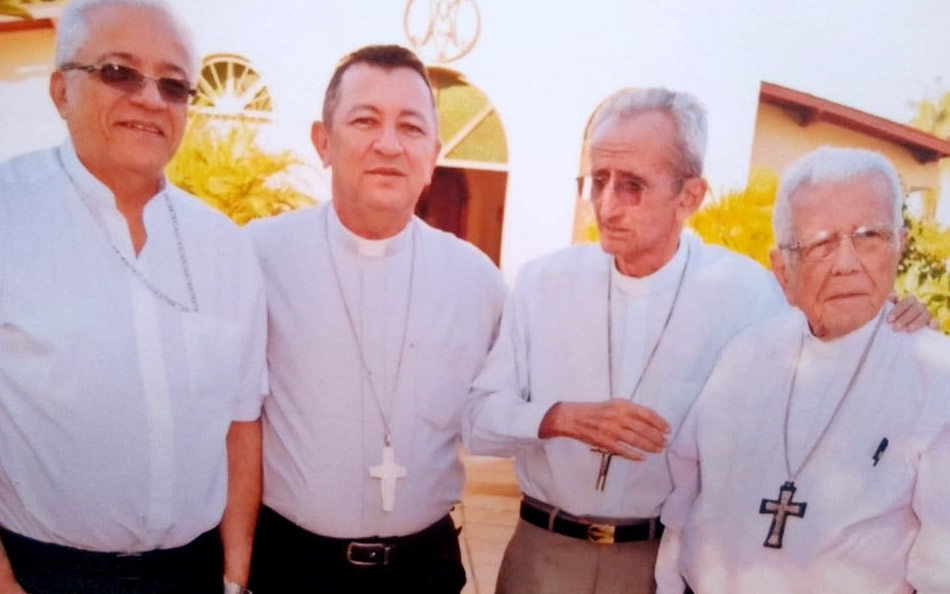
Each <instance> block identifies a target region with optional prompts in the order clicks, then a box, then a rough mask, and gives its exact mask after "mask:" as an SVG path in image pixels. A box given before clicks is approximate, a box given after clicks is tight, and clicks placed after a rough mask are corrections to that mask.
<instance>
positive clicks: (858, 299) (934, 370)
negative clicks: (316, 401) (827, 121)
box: [657, 147, 950, 594]
mask: <svg viewBox="0 0 950 594" xmlns="http://www.w3.org/2000/svg"><path fill="white" fill-rule="evenodd" d="M902 196H903V193H902V191H901V187H900V182H899V180H898V177H897V173H896V171H895V170H894V168H893V166H892V165H891V164H890V163H889V162H888V161H887V160H886V159H884V158H883V157H882V156H880V155H878V154H877V153H873V152H870V151H864V150H857V149H833V148H827V147H825V148H821V149H819V150H817V151H815V152H814V153H811V154H809V155H807V156H805V157H803V158H802V159H801V160H800V161H798V162H797V163H796V164H794V165H793V166H792V167H791V168H790V169H789V171H788V172H787V174H786V175H785V177H784V179H783V181H782V183H781V185H780V187H779V192H778V198H777V202H776V206H775V215H774V228H775V237H776V241H777V242H778V247H776V248H775V249H774V250H773V251H772V253H771V259H772V265H773V269H774V271H775V276H776V278H777V279H778V281H779V283H780V284H781V286H782V289H783V290H784V292H785V295H786V297H787V298H788V301H789V303H791V304H792V305H793V306H795V308H796V309H795V310H792V311H790V312H788V313H786V314H785V315H781V316H777V317H775V318H773V319H770V320H768V321H765V322H762V323H760V324H758V325H756V326H755V327H753V328H751V329H749V330H748V331H746V332H744V333H743V334H741V335H740V336H739V337H738V338H736V339H735V340H734V341H732V342H731V343H730V344H729V345H728V346H727V347H726V348H725V349H724V352H723V355H722V357H721V358H720V360H719V362H718V363H717V364H716V367H715V369H714V371H713V373H712V375H711V377H710V380H709V383H708V384H707V385H706V387H705V388H704V390H703V392H702V394H701V396H700V397H699V399H698V401H697V403H696V406H695V407H694V409H693V411H692V412H691V413H690V415H689V416H688V418H687V420H686V422H685V423H684V425H683V429H682V432H681V435H680V436H679V437H678V438H677V439H676V443H675V446H674V447H673V449H672V452H671V454H670V463H671V468H672V474H673V478H674V481H675V488H674V491H673V494H672V495H671V496H670V498H669V500H668V501H667V504H666V506H665V508H664V510H663V520H664V522H665V523H666V524H667V528H668V530H667V532H666V534H665V535H664V537H663V544H662V547H661V553H660V562H659V563H658V565H657V578H658V581H659V583H660V591H661V592H663V593H668V594H673V593H675V594H681V593H682V592H683V591H684V588H685V587H686V584H688V585H689V586H691V587H692V589H693V590H694V591H695V592H697V593H699V594H759V593H761V592H775V593H789V594H791V593H800V592H821V593H822V594H836V593H841V594H844V593H849V594H850V593H853V592H874V593H875V594H899V593H900V594H904V593H906V594H909V593H911V592H914V591H916V592H918V593H920V594H936V593H938V592H941V593H942V592H950V510H948V506H947V501H946V495H947V493H948V492H950V473H948V472H947V469H948V468H950V391H948V390H950V388H948V386H950V340H948V339H947V338H946V337H944V336H942V335H940V334H938V333H936V332H932V331H922V332H919V333H915V334H913V335H908V334H899V333H896V332H894V331H893V330H892V329H891V328H890V327H888V325H887V324H885V323H883V322H882V320H883V318H884V316H885V315H886V313H887V311H888V310H889V309H890V306H889V305H888V304H886V300H885V297H886V295H887V294H888V292H889V291H890V288H891V287H892V286H893V283H894V277H895V274H896V270H897V262H898V260H899V259H900V255H901V251H902V247H903V245H904V239H905V232H904V230H903V229H902V228H901V203H902ZM684 580H685V582H684Z"/></svg>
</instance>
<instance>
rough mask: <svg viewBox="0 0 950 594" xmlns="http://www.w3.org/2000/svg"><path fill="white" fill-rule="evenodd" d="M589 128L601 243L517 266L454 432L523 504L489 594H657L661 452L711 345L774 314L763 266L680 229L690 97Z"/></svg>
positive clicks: (614, 113) (697, 128)
mask: <svg viewBox="0 0 950 594" xmlns="http://www.w3.org/2000/svg"><path fill="white" fill-rule="evenodd" d="M589 132H590V134H589V138H590V149H589V150H590V153H589V156H590V159H589V161H590V173H589V175H586V176H584V177H583V178H581V180H579V187H580V191H581V193H582V196H584V197H585V198H588V199H590V200H592V201H593V205H594V209H595V213H596V217H597V225H598V229H599V231H600V246H594V245H590V246H574V247H571V248H568V249H566V250H563V251H561V252H558V253H556V254H553V255H551V256H548V257H545V258H541V259H540V260H538V261H535V262H533V263H531V264H528V265H527V266H525V267H524V269H523V270H522V271H521V273H520V276H519V278H518V281H517V283H516V286H515V288H514V290H513V293H512V295H511V297H510V299H509V303H508V305H507V308H506V311H505V314H504V316H503V318H502V328H501V334H500V337H499V339H498V340H497V341H496V343H495V345H494V347H493V349H492V351H491V353H490V354H489V357H488V360H487V362H486V365H485V367H484V369H483V370H482V372H481V374H480V375H479V377H478V379H477V380H476V381H475V384H474V387H473V390H472V394H471V398H470V404H469V406H468V407H467V410H466V414H465V416H464V419H463V440H464V442H465V444H466V446H467V447H468V448H469V450H470V451H471V452H473V453H477V454H493V455H513V456H514V458H515V468H516V472H517V475H518V481H519V484H520V486H521V490H522V492H523V493H524V498H523V500H522V504H521V522H520V523H519V524H518V526H517V528H516V531H515V534H514V536H513V538H512V540H511V542H510V544H509V545H508V548H507V550H506V552H505V557H504V560H503V561H502V565H501V571H500V574H499V577H498V587H497V591H498V592H499V593H517V594H531V593H542V592H543V593H559V592H564V593H574V592H595V593H608V592H637V593H647V592H652V590H653V571H654V562H655V559H656V554H657V547H658V545H659V539H660V536H661V534H662V532H663V526H662V524H661V523H660V521H659V515H660V510H661V508H662V505H663V502H664V501H665V500H666V497H667V496H668V495H669V493H670V490H671V479H670V476H669V472H668V469H667V461H666V454H665V451H666V447H667V444H668V443H669V440H670V439H671V438H672V436H673V435H675V433H676V430H677V428H678V426H679V424H680V422H681V420H682V419H683V417H684V415H685V414H686V412H687V411H688V410H689V408H690V406H691V405H692V403H693V401H694V399H695V398H696V396H697V395H698V394H699V391H700V389H701V388H702V386H703V383H704V382H705V380H706V378H707V377H708V374H709V372H710V370H711V369H712V366H713V363H714V362H715V360H716V357H717V355H718V353H719V349H720V348H721V347H722V345H723V344H725V342H726V341H727V340H728V339H729V338H731V337H732V336H734V335H735V334H736V333H737V332H738V331H739V330H741V329H742V328H744V327H745V326H747V325H748V324H749V323H750V322H753V321H755V320H758V319H762V318H764V317H766V316H769V315H771V314H774V313H776V312H778V311H780V310H781V309H782V308H783V307H784V305H783V300H782V298H781V294H780V292H779V291H778V287H777V286H776V285H775V284H774V281H773V280H772V279H771V278H770V277H769V275H768V273H767V272H766V271H765V270H764V269H763V268H762V267H760V266H758V265H757V264H755V263H754V262H752V261H751V260H749V259H747V258H744V257H742V256H738V255H736V254H733V253H731V252H728V251H726V250H724V249H721V248H718V247H713V246H708V245H705V244H704V243H703V242H701V241H700V240H699V239H697V238H696V237H694V236H691V235H688V234H684V233H683V224H684V222H685V221H686V219H687V218H688V217H689V215H691V214H692V213H693V212H695V211H696V209H697V208H698V207H699V205H700V202H701V201H702V199H703V196H704V194H705V193H706V183H705V181H704V180H703V179H702V169H703V157H704V152H705V145H706V116H705V111H704V109H703V108H702V107H701V106H700V104H699V103H698V102H697V101H696V100H695V99H694V98H693V97H692V96H690V95H688V94H685V93H676V92H671V91H668V90H666V89H661V88H655V89H639V90H637V89H623V90H621V91H619V92H617V93H615V94H613V95H611V96H610V97H608V98H607V99H606V100H605V101H604V102H603V103H602V104H601V105H600V106H599V107H598V109H597V110H596V112H595V113H594V115H593V117H592V119H591V123H590V128H589ZM919 314H920V308H919V307H915V308H911V311H910V313H909V314H908V317H909V318H914V317H915V316H917V315H919ZM924 318H926V316H924ZM898 323H903V321H901V322H898ZM920 323H922V321H921V320H917V321H916V322H915V324H916V325H919V324H920Z"/></svg>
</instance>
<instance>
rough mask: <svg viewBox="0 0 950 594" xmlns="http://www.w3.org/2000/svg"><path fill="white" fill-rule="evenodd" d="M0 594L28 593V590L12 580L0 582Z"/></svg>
mask: <svg viewBox="0 0 950 594" xmlns="http://www.w3.org/2000/svg"><path fill="white" fill-rule="evenodd" d="M0 594H26V590H24V589H23V588H22V587H21V586H20V584H18V583H17V582H16V580H14V581H12V582H4V583H0Z"/></svg>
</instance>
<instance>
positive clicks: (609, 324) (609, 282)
mask: <svg viewBox="0 0 950 594" xmlns="http://www.w3.org/2000/svg"><path fill="white" fill-rule="evenodd" d="M685 247H686V262H684V263H683V270H682V271H680V277H679V280H678V281H677V282H676V291H675V292H674V293H673V300H672V301H671V302H670V309H669V311H667V312H666V318H665V319H664V320H663V326H662V327H661V328H660V335H659V336H657V338H656V342H654V343H653V348H652V349H651V350H650V354H649V355H648V356H647V360H646V363H645V364H644V365H643V371H642V372H640V377H639V378H637V383H636V384H635V385H634V386H633V389H632V390H630V395H629V396H628V397H627V400H630V401H633V398H634V396H636V394H637V390H639V389H640V384H642V383H643V378H644V377H646V375H647V370H649V368H650V364H651V363H653V357H654V356H655V355H656V352H657V350H659V348H660V343H661V342H663V336H664V335H666V329H667V328H668V327H669V325H670V320H671V319H672V318H673V310H675V309H676V303H677V301H679V296H680V290H681V289H682V288H683V280H684V279H685V278H686V271H687V269H688V268H689V261H690V255H691V252H690V248H689V243H688V242H687V243H686V246H685ZM674 257H675V256H674ZM614 266H616V263H615V260H614V259H611V262H610V266H609V267H608V269H607V383H608V385H609V387H610V392H611V393H613V391H614V390H613V384H614V369H613V365H614V363H613V359H614V357H613V320H612V317H613V316H612V309H613V307H612V305H613V278H614V274H613V267H614Z"/></svg>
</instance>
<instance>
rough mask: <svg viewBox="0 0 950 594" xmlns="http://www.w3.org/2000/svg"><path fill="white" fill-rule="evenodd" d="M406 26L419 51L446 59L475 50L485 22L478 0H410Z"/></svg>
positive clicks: (447, 60) (441, 60)
mask: <svg viewBox="0 0 950 594" xmlns="http://www.w3.org/2000/svg"><path fill="white" fill-rule="evenodd" d="M403 28H404V29H405V32H406V37H408V38H409V43H410V45H412V48H413V49H414V50H415V51H416V52H417V53H419V55H421V56H422V57H423V58H424V59H426V60H429V61H434V62H441V63H445V62H452V61H454V60H458V59H459V58H461V57H462V56H464V55H466V54H467V53H469V52H470V51H472V48H473V47H475V42H477V41H478V36H479V34H480V33H481V29H482V22H481V16H480V15H479V13H478V6H476V5H475V0H409V1H408V2H406V12H405V15H404V16H403Z"/></svg>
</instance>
